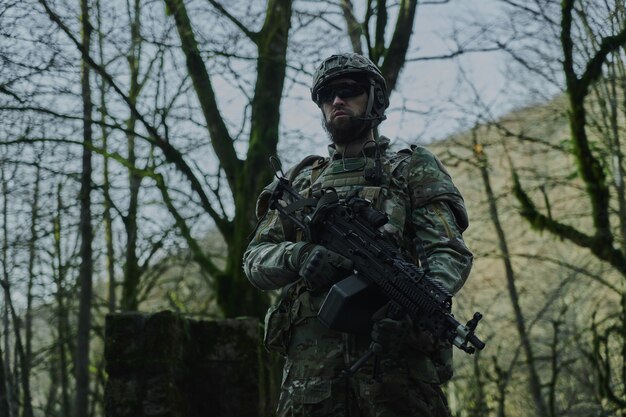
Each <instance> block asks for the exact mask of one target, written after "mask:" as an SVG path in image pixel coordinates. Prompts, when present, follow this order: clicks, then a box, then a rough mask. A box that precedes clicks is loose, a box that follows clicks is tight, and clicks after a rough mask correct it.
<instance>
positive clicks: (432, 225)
mask: <svg viewBox="0 0 626 417" xmlns="http://www.w3.org/2000/svg"><path fill="white" fill-rule="evenodd" d="M379 142H380V144H381V148H383V154H382V161H383V171H384V172H383V176H384V178H383V180H382V183H381V185H377V186H375V185H372V184H369V183H368V182H367V181H366V179H365V177H364V175H363V174H364V172H365V170H367V169H368V168H371V167H372V166H373V164H374V160H373V149H366V150H365V152H364V156H363V157H360V158H345V159H343V158H341V157H340V155H336V154H334V152H333V150H332V149H331V159H330V161H329V162H328V163H327V164H325V165H324V166H322V167H321V168H320V169H321V170H322V171H321V173H319V172H318V174H319V176H317V179H316V181H315V183H314V184H311V177H312V175H311V174H312V168H307V169H304V170H303V171H302V172H301V173H300V174H298V175H297V176H296V178H295V180H294V182H293V186H294V188H295V189H296V190H299V191H300V192H301V194H303V195H305V196H310V195H315V193H316V192H317V190H320V189H325V188H327V187H334V188H335V189H336V190H337V192H338V194H339V195H340V197H342V198H345V197H347V196H350V195H359V196H361V197H364V198H368V199H370V200H372V201H373V205H374V206H375V207H377V208H379V209H381V210H383V211H384V212H386V213H387V215H388V217H389V222H388V223H387V224H386V225H384V226H383V229H382V231H383V233H384V234H385V236H386V237H387V238H388V239H389V241H391V242H395V243H396V245H397V246H398V247H399V248H401V250H402V251H403V252H404V254H405V255H406V256H409V257H412V258H413V259H415V261H416V262H419V260H418V259H419V256H418V254H417V253H416V252H415V249H414V247H413V238H414V237H418V238H419V239H420V240H421V242H422V245H423V248H424V251H425V255H426V257H427V259H428V263H429V267H430V270H431V273H432V275H433V276H434V277H436V279H438V280H439V281H440V282H441V283H442V284H443V285H444V287H446V288H447V289H448V290H449V291H451V292H452V293H455V292H456V291H458V290H459V288H461V286H462V285H463V283H464V282H465V279H466V278H467V276H468V274H469V271H470V268H471V264H472V253H471V252H470V251H469V249H468V248H467V247H466V246H465V243H464V242H463V239H462V236H461V234H462V232H463V231H464V230H465V228H466V227H467V225H468V220H467V214H466V212H465V207H464V204H463V199H462V197H461V195H460V193H459V191H458V190H457V189H456V187H455V186H454V184H453V183H452V180H451V178H450V176H449V174H448V173H447V172H446V170H445V168H444V167H443V166H442V165H441V163H440V162H439V161H438V160H437V158H436V157H435V156H434V155H433V154H432V153H430V152H429V151H428V150H426V149H424V148H420V147H416V148H414V149H413V150H412V151H411V152H391V151H390V150H389V149H388V145H389V141H388V139H386V138H383V137H381V139H380V140H379ZM268 192H269V191H268ZM266 196H267V193H266ZM262 199H263V196H261V198H260V200H259V201H260V202H262ZM258 214H259V215H260V216H261V219H262V220H261V221H260V222H259V225H258V226H257V229H256V231H255V235H254V237H253V239H252V241H251V242H250V245H249V247H248V249H247V251H246V253H245V255H244V270H245V272H246V274H247V276H248V278H249V280H250V282H251V283H252V284H253V285H254V286H255V287H257V288H259V289H262V290H274V289H279V288H282V287H283V286H285V285H288V284H291V283H293V282H296V286H297V285H298V284H297V283H298V279H299V278H298V274H297V272H296V271H294V270H292V268H291V267H290V265H289V262H288V259H289V257H290V255H291V250H292V248H293V245H294V242H290V241H286V240H285V235H284V231H283V227H282V224H281V221H280V218H279V216H278V215H277V213H276V212H275V211H273V210H269V211H267V212H264V210H260V211H259V213H258ZM290 294H293V297H292V299H290V300H286V301H285V303H286V304H285V305H284V306H281V307H282V308H281V309H280V310H278V311H282V312H283V315H284V317H285V318H286V320H288V325H287V326H284V325H282V326H281V327H282V329H281V330H280V331H286V332H288V334H286V335H285V334H282V335H279V336H280V337H276V335H275V334H274V336H273V337H274V338H275V339H277V340H282V341H284V343H285V345H284V346H283V349H282V350H283V351H284V352H286V356H287V359H286V365H285V368H284V373H283V382H282V390H281V396H280V401H279V405H278V415H279V416H292V415H293V416H380V417H382V416H448V415H449V412H448V410H447V405H446V401H445V397H444V396H443V394H442V392H441V389H440V388H439V383H440V382H441V381H440V375H441V374H440V373H438V372H437V366H436V364H437V362H438V355H439V353H440V352H439V351H437V349H435V348H434V347H433V343H432V340H430V339H429V338H428V337H424V335H422V334H419V333H418V332H417V331H413V332H412V334H411V336H410V337H408V338H407V340H406V341H405V343H404V346H402V348H401V349H400V350H399V351H400V353H399V354H398V355H397V357H393V358H385V359H384V360H382V361H381V366H380V371H381V375H382V379H381V381H378V382H377V381H374V380H373V377H372V376H373V369H372V366H373V365H372V363H373V361H370V363H368V364H367V365H366V366H365V367H364V368H363V369H362V370H361V371H359V372H358V373H357V374H356V375H354V376H353V377H352V378H350V379H346V378H343V377H342V376H341V371H342V370H344V369H346V368H347V367H349V366H350V365H352V364H353V363H354V362H355V361H356V360H357V359H358V358H359V357H360V356H361V355H362V354H363V353H364V352H365V351H366V350H367V349H368V346H369V343H370V340H369V338H367V337H362V336H356V335H351V334H346V333H339V332H335V331H332V330H329V329H328V328H326V327H325V326H324V325H322V324H321V323H320V322H319V321H318V320H317V317H316V316H317V311H318V310H319V306H320V304H321V302H322V300H323V299H324V296H325V292H322V293H321V294H311V293H309V292H307V291H290ZM266 322H272V321H271V320H270V321H266ZM285 327H287V328H288V330H284V328H285ZM272 330H273V329H266V333H267V332H269V333H272Z"/></svg>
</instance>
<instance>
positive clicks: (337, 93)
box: [317, 84, 366, 103]
mask: <svg viewBox="0 0 626 417" xmlns="http://www.w3.org/2000/svg"><path fill="white" fill-rule="evenodd" d="M365 91H366V90H365V87H364V86H362V85H361V84H333V85H328V86H326V87H322V88H320V89H319V91H318V92H317V100H318V102H319V103H330V102H331V101H333V100H334V99H335V97H339V98H351V97H357V96H360V95H361V94H363V93H365Z"/></svg>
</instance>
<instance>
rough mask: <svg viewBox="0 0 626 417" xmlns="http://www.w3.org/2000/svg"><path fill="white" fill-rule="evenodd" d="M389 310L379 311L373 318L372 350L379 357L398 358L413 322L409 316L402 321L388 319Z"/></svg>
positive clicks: (384, 308)
mask: <svg viewBox="0 0 626 417" xmlns="http://www.w3.org/2000/svg"><path fill="white" fill-rule="evenodd" d="M386 311H387V308H386V307H383V309H381V310H379V311H378V312H376V313H375V314H374V316H373V317H372V319H373V320H375V321H374V326H373V327H372V334H371V337H372V343H371V344H370V350H371V351H372V352H374V354H376V355H379V356H388V357H393V356H396V355H397V354H398V353H399V352H400V350H401V348H402V345H403V344H404V341H405V339H406V338H407V336H408V334H409V332H410V330H411V326H412V322H411V319H410V318H409V316H404V317H403V318H402V319H400V320H394V319H392V318H389V317H386Z"/></svg>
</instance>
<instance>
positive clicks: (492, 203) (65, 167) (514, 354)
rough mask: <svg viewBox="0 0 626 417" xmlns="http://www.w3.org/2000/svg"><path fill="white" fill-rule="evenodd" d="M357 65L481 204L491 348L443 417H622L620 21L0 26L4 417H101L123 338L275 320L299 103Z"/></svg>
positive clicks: (438, 15) (578, 15)
mask: <svg viewBox="0 0 626 417" xmlns="http://www.w3.org/2000/svg"><path fill="white" fill-rule="evenodd" d="M342 51H356V52H359V53H363V54H365V55H367V56H369V57H370V58H371V59H372V60H373V61H374V62H376V63H377V64H378V65H379V66H380V67H381V69H382V71H383V74H384V75H385V77H386V79H387V80H388V84H389V87H390V91H391V106H390V109H389V111H388V114H389V120H388V121H386V122H385V123H384V124H383V125H382V126H381V133H383V134H386V135H387V136H391V137H393V138H394V140H395V144H396V145H397V146H398V147H402V146H406V145H407V144H411V143H419V144H428V146H429V147H430V148H431V149H432V150H433V151H434V152H435V153H437V154H438V155H439V156H440V158H441V159H442V160H443V161H444V163H445V164H446V165H447V166H448V167H449V168H450V170H451V172H452V175H453V177H454V178H455V181H456V182H457V184H458V186H459V188H460V189H461V190H462V192H463V194H464V195H465V198H466V201H467V205H468V209H469V212H470V218H471V226H470V229H469V230H468V232H467V233H466V240H467V242H468V245H469V246H470V247H471V248H472V250H473V251H474V252H475V255H476V262H475V268H474V270H473V272H472V275H471V277H470V279H469V281H468V283H467V285H466V287H465V288H464V289H463V290H462V291H461V292H460V294H459V295H458V296H457V297H456V298H455V300H456V301H455V312H456V313H457V315H458V316H459V317H461V318H465V317H469V315H470V313H471V312H473V311H475V310H480V311H482V312H483V314H484V315H485V319H484V321H483V322H482V323H481V336H482V337H483V338H484V340H485V341H486V342H487V348H486V349H485V350H484V351H483V352H481V353H480V354H477V355H474V356H473V357H469V356H465V355H463V357H460V355H458V356H457V358H456V369H457V376H456V377H455V379H454V380H453V381H452V382H451V383H448V384H447V385H446V387H445V389H446V392H447V394H448V397H449V398H450V403H451V408H452V411H453V414H454V415H455V416H491V415H493V416H540V417H556V416H561V415H567V416H590V415H593V416H624V415H626V392H625V383H626V340H625V335H626V291H625V282H626V190H625V186H624V170H625V168H626V165H625V163H624V157H623V151H624V135H625V133H626V131H625V128H626V121H625V119H626V118H625V115H626V98H625V95H624V91H625V89H626V67H625V58H626V7H625V6H624V3H623V2H622V1H621V0H615V1H614V0H594V1H581V0H563V1H556V0H529V1H521V0H482V1H480V0H475V1H470V0H466V1H460V0H426V1H422V2H418V1H417V0H393V1H386V0H363V1H350V0H319V1H311V0H266V1H245V0H233V1H229V2H225V1H224V2H220V1H218V0H192V1H183V0H163V1H161V0H158V1H155V0H150V1H148V0H132V1H131V0H127V1H119V0H114V1H109V2H103V1H100V0H77V1H70V0H38V1H34V0H2V1H0V121H1V123H0V224H1V225H2V229H1V231H0V247H1V250H0V264H1V265H2V270H1V271H0V274H1V275H0V283H1V284H2V291H3V293H2V298H1V301H2V302H1V306H2V310H1V313H0V317H2V320H1V323H2V324H1V325H0V340H1V343H0V358H1V363H2V366H0V417H5V416H7V417H14V416H25V417H31V416H63V417H65V416H77V417H86V416H101V415H103V413H104V411H103V387H104V384H105V381H106V375H105V372H104V366H103V355H102V346H103V343H102V338H103V324H104V316H105V314H107V313H109V312H117V311H146V312H151V311H157V310H161V309H172V310H176V311H179V312H182V313H185V314H190V315H195V316H198V317H211V318H219V317H237V316H243V315H248V316H256V317H262V316H263V315H264V312H265V309H266V308H267V306H268V305H269V303H270V302H271V298H272V297H273V295H272V294H264V293H261V292H260V291H257V290H255V289H254V288H253V287H252V286H251V285H250V284H249V283H248V282H247V280H246V279H245V277H244V275H243V273H242V270H241V257H242V254H243V251H244V250H245V247H246V244H247V239H248V236H249V234H250V232H251V230H252V228H253V226H254V224H255V216H254V206H255V200H256V198H255V196H256V195H258V193H259V192H260V190H261V189H262V187H263V186H265V185H266V184H267V183H269V181H270V180H271V179H272V177H273V175H274V173H273V172H272V169H271V168H270V166H269V163H268V157H269V156H270V155H279V156H280V157H281V158H282V160H283V162H284V164H285V165H286V166H289V165H292V164H294V163H296V162H298V161H299V160H300V158H301V157H302V156H304V155H306V154H310V153H321V154H323V153H324V152H325V149H324V147H325V144H326V142H327V139H326V138H325V137H324V135H323V134H322V133H321V132H322V129H321V126H320V121H319V120H320V116H319V113H318V110H317V109H316V107H315V105H314V104H313V103H311V102H310V98H309V97H308V87H309V83H310V79H311V75H312V72H313V70H314V68H315V65H316V64H317V63H319V62H320V60H321V59H323V58H324V57H326V56H328V55H330V54H332V53H336V52H342Z"/></svg>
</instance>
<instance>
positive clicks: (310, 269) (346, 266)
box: [289, 242, 353, 291]
mask: <svg viewBox="0 0 626 417" xmlns="http://www.w3.org/2000/svg"><path fill="white" fill-rule="evenodd" d="M289 262H290V263H291V265H292V266H293V268H294V270H296V271H298V273H299V275H300V276H301V277H302V279H303V280H304V282H305V283H306V286H307V289H309V290H311V291H316V290H320V289H325V288H327V287H330V286H331V285H333V284H334V283H335V282H337V281H339V280H340V279H342V278H344V277H346V276H348V275H349V274H350V273H351V272H352V267H353V263H352V261H351V260H350V259H348V258H346V257H344V256H341V255H339V254H338V253H336V252H333V251H331V250H328V249H326V248H325V247H324V246H321V245H315V244H313V243H305V242H298V243H296V244H295V245H294V247H293V251H292V252H291V257H290V259H289Z"/></svg>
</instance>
